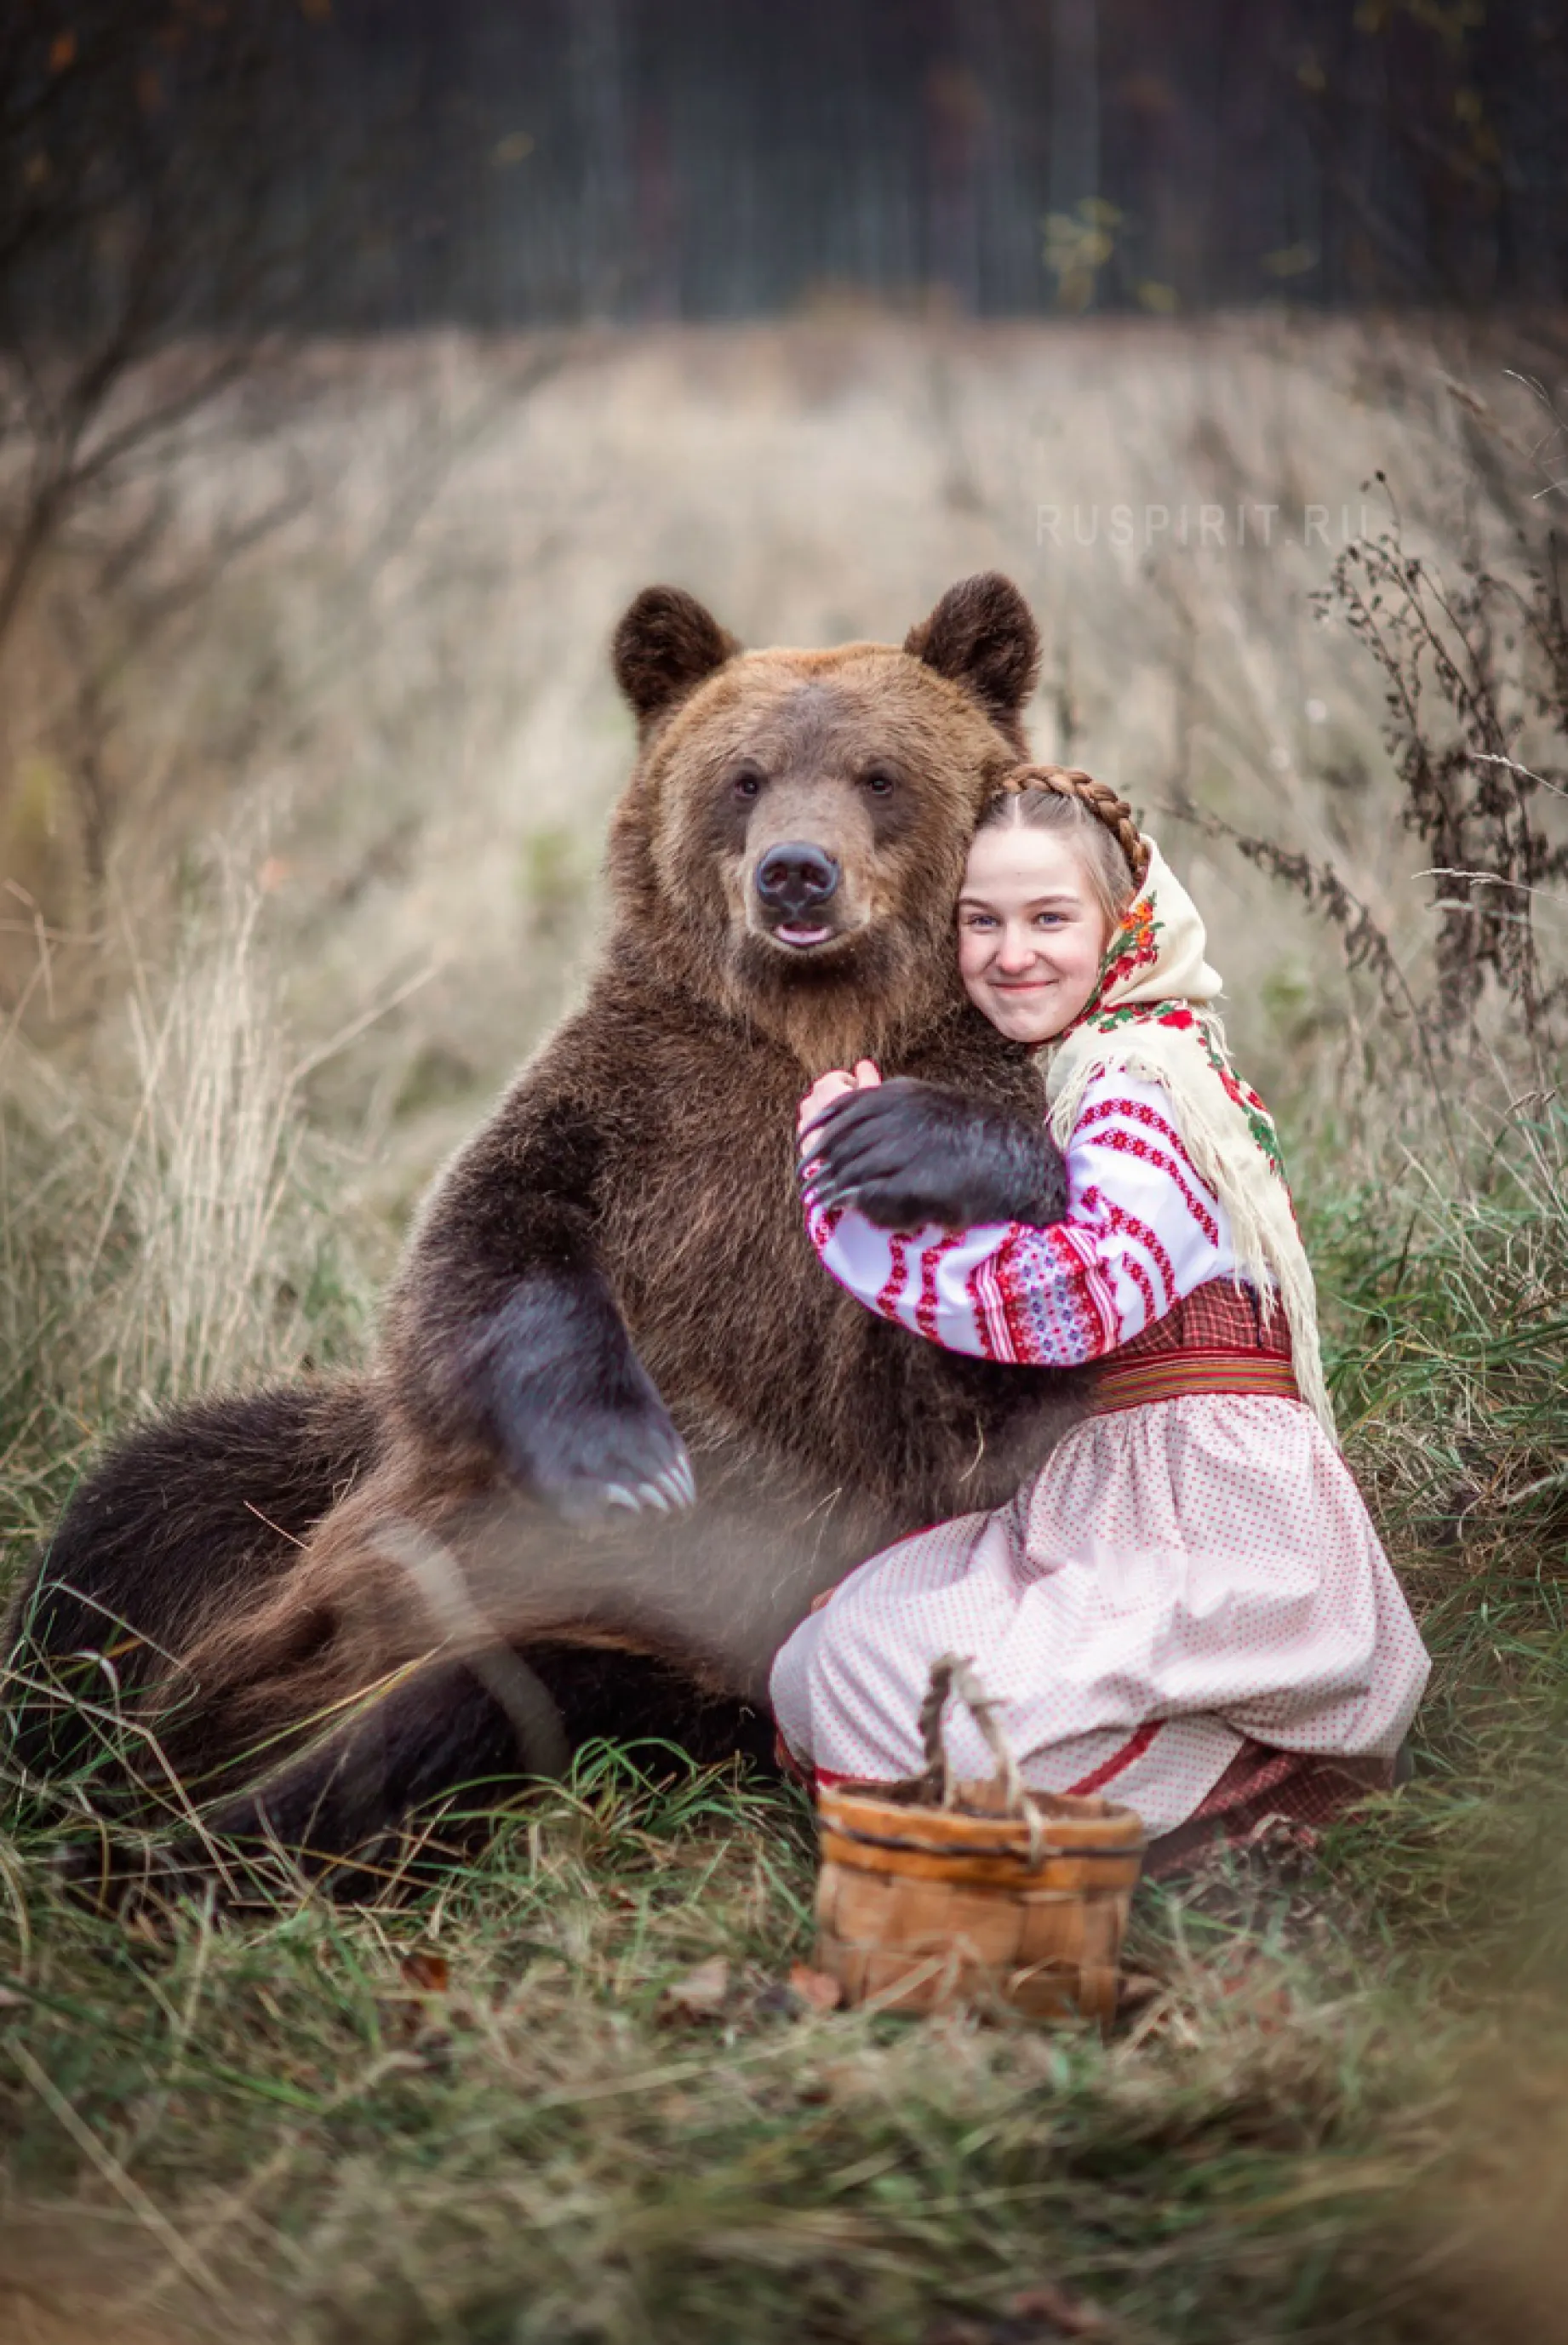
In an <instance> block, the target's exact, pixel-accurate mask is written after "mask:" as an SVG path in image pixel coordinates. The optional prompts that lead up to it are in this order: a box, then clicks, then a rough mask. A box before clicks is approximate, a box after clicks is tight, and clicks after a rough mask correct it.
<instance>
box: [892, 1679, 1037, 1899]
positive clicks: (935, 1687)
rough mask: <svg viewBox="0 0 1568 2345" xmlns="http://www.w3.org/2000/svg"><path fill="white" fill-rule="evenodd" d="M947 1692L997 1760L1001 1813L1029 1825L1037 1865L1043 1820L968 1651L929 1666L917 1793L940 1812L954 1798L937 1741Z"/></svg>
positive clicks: (998, 1704)
mask: <svg viewBox="0 0 1568 2345" xmlns="http://www.w3.org/2000/svg"><path fill="white" fill-rule="evenodd" d="M950 1693H955V1694H957V1696H958V1698H959V1700H961V1701H962V1703H963V1704H964V1706H965V1708H966V1709H967V1710H968V1711H969V1714H970V1716H971V1717H972V1719H973V1721H974V1722H975V1725H976V1726H977V1727H978V1728H979V1730H980V1735H981V1739H982V1741H983V1742H984V1744H985V1747H986V1749H987V1750H988V1751H990V1753H991V1755H992V1757H993V1759H994V1760H995V1761H996V1781H997V1782H998V1783H999V1784H1000V1785H1001V1787H1002V1798H1003V1814H1004V1815H1007V1816H1016V1817H1017V1818H1018V1819H1019V1820H1020V1822H1023V1823H1026V1824H1027V1825H1028V1827H1029V1862H1030V1863H1031V1864H1032V1865H1033V1864H1038V1863H1039V1862H1040V1853H1041V1848H1042V1845H1043V1843H1044V1832H1045V1819H1044V1816H1043V1815H1042V1814H1041V1812H1040V1810H1039V1808H1038V1807H1037V1806H1036V1804H1035V1802H1033V1800H1032V1799H1031V1798H1030V1796H1029V1793H1028V1792H1026V1791H1025V1789H1024V1787H1023V1776H1022V1775H1021V1774H1020V1773H1019V1771H1018V1761H1017V1760H1016V1758H1015V1757H1014V1756H1013V1745H1012V1744H1011V1743H1010V1742H1009V1741H1008V1740H1007V1737H1006V1735H1005V1734H1004V1733H1003V1731H1002V1728H1001V1726H1000V1725H999V1723H998V1722H997V1717H996V1713H997V1711H999V1710H1001V1709H1002V1708H1003V1703H1002V1702H1001V1701H999V1700H997V1698H996V1696H995V1695H994V1694H989V1693H987V1692H986V1690H985V1688H984V1687H983V1685H982V1684H981V1682H980V1680H979V1678H978V1677H976V1675H975V1673H974V1665H973V1663H972V1660H970V1657H969V1655H968V1654H967V1653H942V1655H940V1657H939V1658H938V1659H937V1660H934V1661H933V1662H932V1665H931V1683H930V1685H929V1686H928V1687H927V1688H926V1694H925V1700H923V1701H922V1702H921V1706H920V1731H921V1741H922V1742H923V1744H924V1745H925V1772H924V1774H923V1775H922V1776H921V1787H922V1789H923V1790H924V1791H925V1792H927V1793H928V1794H929V1796H930V1797H932V1798H933V1799H937V1800H939V1802H940V1804H941V1805H942V1807H944V1808H951V1807H952V1806H953V1805H954V1804H955V1803H956V1802H957V1799H958V1785H957V1783H956V1782H955V1781H954V1778H953V1772H952V1761H951V1760H950V1759H949V1758H948V1755H947V1744H946V1743H945V1741H943V1740H942V1711H944V1710H945V1709H946V1707H947V1698H948V1695H949V1694H950Z"/></svg>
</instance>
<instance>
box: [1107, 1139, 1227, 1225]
mask: <svg viewBox="0 0 1568 2345" xmlns="http://www.w3.org/2000/svg"><path fill="white" fill-rule="evenodd" d="M1095 1147H1096V1148H1114V1149H1115V1150H1117V1151H1118V1152H1120V1153H1121V1154H1122V1155H1124V1156H1135V1157H1137V1158H1138V1159H1139V1161H1140V1162H1142V1163H1145V1164H1152V1165H1153V1166H1154V1168H1155V1170H1156V1173H1164V1174H1165V1175H1166V1179H1167V1180H1168V1181H1169V1182H1170V1183H1171V1184H1172V1186H1173V1187H1174V1188H1175V1189H1176V1192H1177V1193H1178V1194H1179V1196H1180V1198H1181V1201H1182V1203H1183V1204H1184V1205H1186V1209H1187V1212H1188V1213H1190V1214H1191V1215H1192V1217H1193V1220H1194V1221H1195V1222H1196V1223H1197V1225H1198V1227H1199V1229H1200V1230H1201V1231H1202V1232H1203V1233H1204V1235H1205V1237H1206V1238H1207V1240H1208V1242H1209V1244H1210V1245H1212V1246H1217V1245H1218V1244H1219V1223H1218V1222H1217V1220H1216V1219H1215V1217H1214V1215H1213V1213H1211V1212H1210V1211H1209V1209H1208V1207H1207V1205H1206V1204H1204V1203H1203V1202H1202V1200H1201V1199H1200V1198H1197V1197H1195V1196H1194V1195H1193V1193H1192V1190H1191V1189H1190V1188H1189V1187H1188V1185H1187V1183H1186V1178H1185V1176H1184V1175H1183V1173H1182V1172H1181V1169H1180V1167H1179V1166H1178V1165H1176V1164H1174V1163H1173V1162H1171V1159H1170V1158H1169V1157H1168V1156H1167V1155H1166V1152H1165V1150H1164V1149H1163V1148H1156V1147H1155V1146H1153V1145H1152V1143H1151V1142H1148V1141H1146V1140H1140V1139H1139V1138H1138V1135H1137V1133H1136V1132H1119V1131H1115V1130H1113V1131H1110V1132H1101V1133H1100V1135H1099V1137H1098V1139H1097V1140H1096V1141H1095ZM1193 1178H1194V1179H1195V1180H1196V1178H1197V1176H1196V1173H1195V1174H1194V1175H1193Z"/></svg>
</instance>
